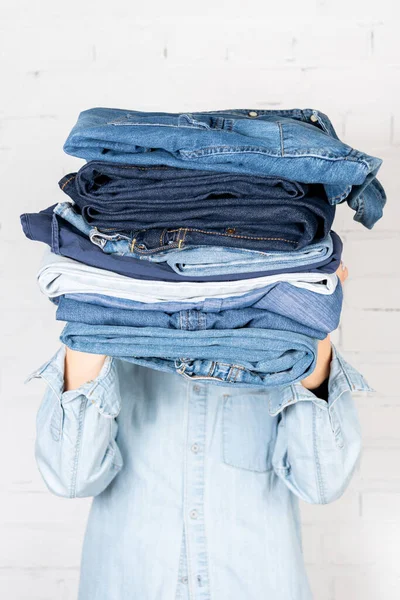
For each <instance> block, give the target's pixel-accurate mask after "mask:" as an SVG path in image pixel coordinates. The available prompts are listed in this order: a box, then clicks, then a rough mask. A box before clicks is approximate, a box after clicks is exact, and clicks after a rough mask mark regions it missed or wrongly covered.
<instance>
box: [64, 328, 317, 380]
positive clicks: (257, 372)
mask: <svg viewBox="0 0 400 600" xmlns="http://www.w3.org/2000/svg"><path fill="white" fill-rule="evenodd" d="M60 339H61V341H62V342H63V343H64V344H65V345H66V346H68V347H69V348H71V349H73V350H78V351H80V352H89V353H94V354H105V355H107V356H112V357H118V358H120V359H122V360H126V361H128V362H133V363H136V364H139V365H143V366H146V367H149V368H152V369H157V370H162V371H167V372H171V373H177V374H179V375H182V376H184V377H187V378H190V379H202V380H205V381H208V382H210V383H215V384H219V385H226V384H233V385H236V386H241V387H265V388H271V387H279V386H287V385H290V384H292V383H295V382H296V381H300V380H302V379H304V378H305V377H307V375H309V374H310V373H311V372H312V371H313V370H314V367H315V362H316V352H317V341H316V340H313V339H312V338H309V337H307V336H303V335H300V334H295V333H293V332H283V331H269V330H265V329H233V330H229V329H228V330H216V329H212V330H203V331H181V330H170V329H163V328H159V327H138V328H137V327H117V326H111V327H110V326H102V325H87V324H85V323H67V325H66V326H65V328H64V330H63V332H62V334H61V337H60Z"/></svg>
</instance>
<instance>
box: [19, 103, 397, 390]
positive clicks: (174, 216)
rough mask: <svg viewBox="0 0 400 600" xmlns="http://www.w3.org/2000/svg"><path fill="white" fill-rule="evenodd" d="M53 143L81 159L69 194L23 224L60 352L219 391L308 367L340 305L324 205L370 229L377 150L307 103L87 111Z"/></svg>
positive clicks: (336, 258) (376, 206)
mask: <svg viewBox="0 0 400 600" xmlns="http://www.w3.org/2000/svg"><path fill="white" fill-rule="evenodd" d="M64 149H65V151H66V152H67V153H69V154H72V155H74V156H77V157H81V158H84V159H86V160H87V161H88V162H87V164H85V165H84V166H83V167H82V168H81V169H80V170H79V171H78V172H77V173H71V174H69V175H66V176H65V177H63V178H62V180H61V181H60V183H59V185H60V188H61V190H62V191H63V192H64V193H65V194H66V195H67V196H68V198H67V199H66V200H65V201H63V202H60V203H58V204H57V205H54V206H51V207H49V208H48V209H45V210H43V211H42V212H40V213H35V214H24V215H22V217H21V221H22V225H23V229H24V232H25V234H26V236H27V237H29V238H30V239H34V240H39V241H42V242H44V243H46V244H47V245H48V246H49V247H50V249H49V250H48V252H46V254H45V257H44V260H43V264H42V266H41V268H40V271H39V274H38V282H39V285H40V288H41V290H42V291H43V292H44V293H45V294H46V295H47V296H48V297H49V298H50V299H51V300H53V302H55V303H56V304H57V305H58V308H57V319H59V320H62V321H66V322H67V325H66V327H65V328H64V331H63V333H62V335H61V339H62V341H63V342H64V343H65V344H66V345H67V346H69V347H70V348H72V349H76V350H81V351H84V352H92V353H99V354H107V355H110V356H115V357H119V358H122V359H124V360H127V361H131V362H134V363H137V364H140V365H144V366H146V367H150V368H154V369H159V370H164V371H168V372H174V373H178V374H180V375H182V376H184V377H186V378H189V379H201V380H205V381H209V382H213V383H216V384H221V385H222V384H223V385H226V384H234V385H236V386H263V387H276V386H283V385H288V384H291V383H294V382H296V381H299V380H301V379H303V378H305V377H306V376H307V375H308V374H310V373H311V372H312V371H313V369H314V367H315V360H316V348H317V342H318V340H321V339H323V338H324V337H326V335H327V334H328V333H329V332H331V331H333V330H334V329H335V328H336V327H337V325H338V323H339V318H340V312H341V307H342V290H341V285H340V282H339V281H338V278H337V276H336V274H335V271H336V270H337V268H338V267H339V265H340V260H341V253H342V243H341V240H340V238H339V236H338V235H337V234H335V232H334V231H332V230H331V227H332V223H333V220H334V216H335V208H336V204H338V203H340V202H343V201H344V200H346V201H347V203H348V204H349V206H350V207H351V208H352V209H353V210H355V211H356V214H355V217H354V218H355V220H357V221H360V222H361V223H362V224H363V225H365V226H366V227H368V228H371V227H372V226H373V225H374V223H375V222H376V221H377V220H378V219H379V218H380V217H381V216H382V210H383V207H384V204H385V201H386V198H385V194H384V191H383V188H382V186H381V185H380V183H379V182H378V181H377V179H376V174H377V171H378V169H379V167H380V164H381V160H380V159H378V158H374V157H372V156H368V155H366V154H364V153H362V152H360V151H358V150H354V149H352V148H350V147H349V146H347V145H345V144H343V143H342V142H341V141H340V140H339V139H338V137H337V135H336V133H335V131H334V129H333V127H332V124H331V123H330V121H329V119H328V118H327V117H326V116H325V115H323V114H321V113H319V112H317V111H313V110H308V109H307V110H287V111H260V112H257V111H241V110H233V111H221V112H212V113H191V114H167V113H142V112H135V111H130V112H128V111H124V110H117V109H104V108H96V109H91V110H88V111H85V112H83V113H81V115H80V116H79V119H78V122H77V123H76V125H75V126H74V128H73V129H72V131H71V133H70V135H69V137H68V139H67V141H66V143H65V146H64Z"/></svg>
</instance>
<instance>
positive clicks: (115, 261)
mask: <svg viewBox="0 0 400 600" xmlns="http://www.w3.org/2000/svg"><path fill="white" fill-rule="evenodd" d="M54 209H55V206H50V207H49V208H47V209H45V210H43V211H41V212H39V213H29V214H28V213H25V214H23V215H21V224H22V228H23V231H24V233H25V235H26V237H27V238H28V239H30V240H36V241H41V242H44V243H45V244H47V245H48V246H50V248H51V250H52V252H54V253H55V254H58V255H60V256H63V257H66V258H71V259H75V260H76V261H79V262H83V263H85V264H86V265H88V266H90V267H98V268H100V269H104V270H107V271H110V272H112V273H116V274H119V275H123V276H126V277H129V278H140V279H142V280H153V281H154V280H157V281H164V282H168V281H169V282H174V281H175V282H176V281H178V282H185V283H187V282H188V281H192V282H217V281H221V282H223V281H226V282H229V281H241V280H243V279H246V280H247V279H251V278H264V277H265V276H267V275H268V274H269V273H268V270H267V271H255V272H251V273H249V274H247V273H228V274H226V275H223V274H221V275H207V276H206V275H205V276H200V275H199V276H194V277H190V276H187V275H181V274H179V273H175V272H174V271H173V270H172V269H171V267H170V266H169V265H168V264H167V263H165V262H161V263H156V262H150V261H147V260H140V259H139V258H137V259H135V258H132V257H131V256H117V255H112V254H106V253H104V252H103V251H102V249H101V248H99V247H98V246H97V245H95V244H92V242H91V241H90V240H89V238H88V237H87V235H86V234H84V233H83V232H82V231H79V229H77V228H76V227H75V226H74V225H71V223H69V222H68V221H66V220H65V219H63V218H61V217H60V216H59V215H57V214H55V213H54V212H53V211H54ZM82 221H83V220H82ZM307 270H308V269H307Z"/></svg>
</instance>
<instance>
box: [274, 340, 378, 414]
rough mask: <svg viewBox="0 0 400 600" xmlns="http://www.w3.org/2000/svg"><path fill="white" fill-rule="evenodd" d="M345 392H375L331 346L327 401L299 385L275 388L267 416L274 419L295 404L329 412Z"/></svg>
mask: <svg viewBox="0 0 400 600" xmlns="http://www.w3.org/2000/svg"><path fill="white" fill-rule="evenodd" d="M345 392H375V390H374V389H373V388H371V387H370V386H369V385H368V383H367V381H366V380H365V378H364V377H363V376H362V375H361V373H360V372H359V371H357V369H355V368H354V367H352V366H351V365H350V364H349V363H348V362H347V361H346V360H344V358H343V357H342V356H341V354H339V352H338V351H337V349H336V347H335V346H334V344H332V361H331V370H330V374H329V380H328V401H326V400H323V399H321V398H318V397H317V396H316V395H315V394H314V393H313V392H312V391H311V390H307V389H306V388H305V387H304V386H303V385H301V383H295V384H293V385H290V386H287V387H285V388H276V389H273V390H271V391H270V392H269V414H270V415H271V416H272V417H274V416H276V415H278V414H279V413H280V412H282V411H283V410H284V409H285V408H286V407H287V406H291V405H292V404H296V403H297V402H304V401H308V402H310V401H311V402H314V404H316V405H317V406H319V407H320V408H322V409H323V410H329V409H330V408H331V407H332V406H333V405H334V404H335V402H336V401H337V400H338V399H339V398H340V397H341V396H342V394H344V393H345Z"/></svg>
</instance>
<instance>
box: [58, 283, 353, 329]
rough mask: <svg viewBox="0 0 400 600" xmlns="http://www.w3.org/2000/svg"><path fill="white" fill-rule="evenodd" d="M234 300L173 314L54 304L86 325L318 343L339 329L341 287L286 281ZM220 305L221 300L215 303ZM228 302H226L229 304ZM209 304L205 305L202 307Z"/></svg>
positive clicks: (75, 302)
mask: <svg viewBox="0 0 400 600" xmlns="http://www.w3.org/2000/svg"><path fill="white" fill-rule="evenodd" d="M247 296H249V294H246V295H245V296H239V298H236V299H234V301H233V302H232V304H233V305H234V304H235V300H236V304H237V306H234V307H232V308H222V307H218V308H219V310H216V308H217V307H216V305H215V304H214V305H212V304H211V310H207V307H206V308H205V309H204V307H201V306H200V307H199V308H187V307H186V306H185V305H184V304H182V305H181V306H180V308H179V310H174V311H171V310H166V309H165V307H164V308H159V309H157V308H155V306H154V305H153V304H149V305H147V306H148V310H142V308H139V309H138V308H136V309H133V308H132V307H129V308H126V307H125V308H122V307H110V306H102V304H101V303H98V304H93V303H87V302H81V301H80V300H79V299H71V298H67V297H65V296H61V297H60V298H59V302H58V309H57V319H58V320H60V321H67V322H71V321H73V322H78V323H89V324H91V325H128V326H129V327H166V328H168V329H186V330H191V331H196V330H199V329H238V328H240V327H244V328H261V329H275V330H285V331H293V332H295V333H301V334H303V335H308V336H310V337H314V338H318V339H323V338H325V337H326V335H327V334H328V333H330V332H331V331H333V330H334V329H336V328H337V326H338V325H339V319H340V313H341V309H342V299H343V293H342V286H341V285H338V286H336V290H335V291H334V293H333V294H330V295H329V296H327V295H322V294H315V293H314V292H310V291H308V290H304V289H301V288H296V287H294V286H292V285H290V284H287V283H277V284H275V285H272V286H269V288H267V289H265V291H264V294H263V295H261V297H260V295H259V293H257V294H253V299H254V300H253V302H251V301H249V298H248V297H247ZM221 302H223V301H221ZM229 302H230V301H229V299H227V303H228V304H229ZM208 306H210V305H208Z"/></svg>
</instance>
